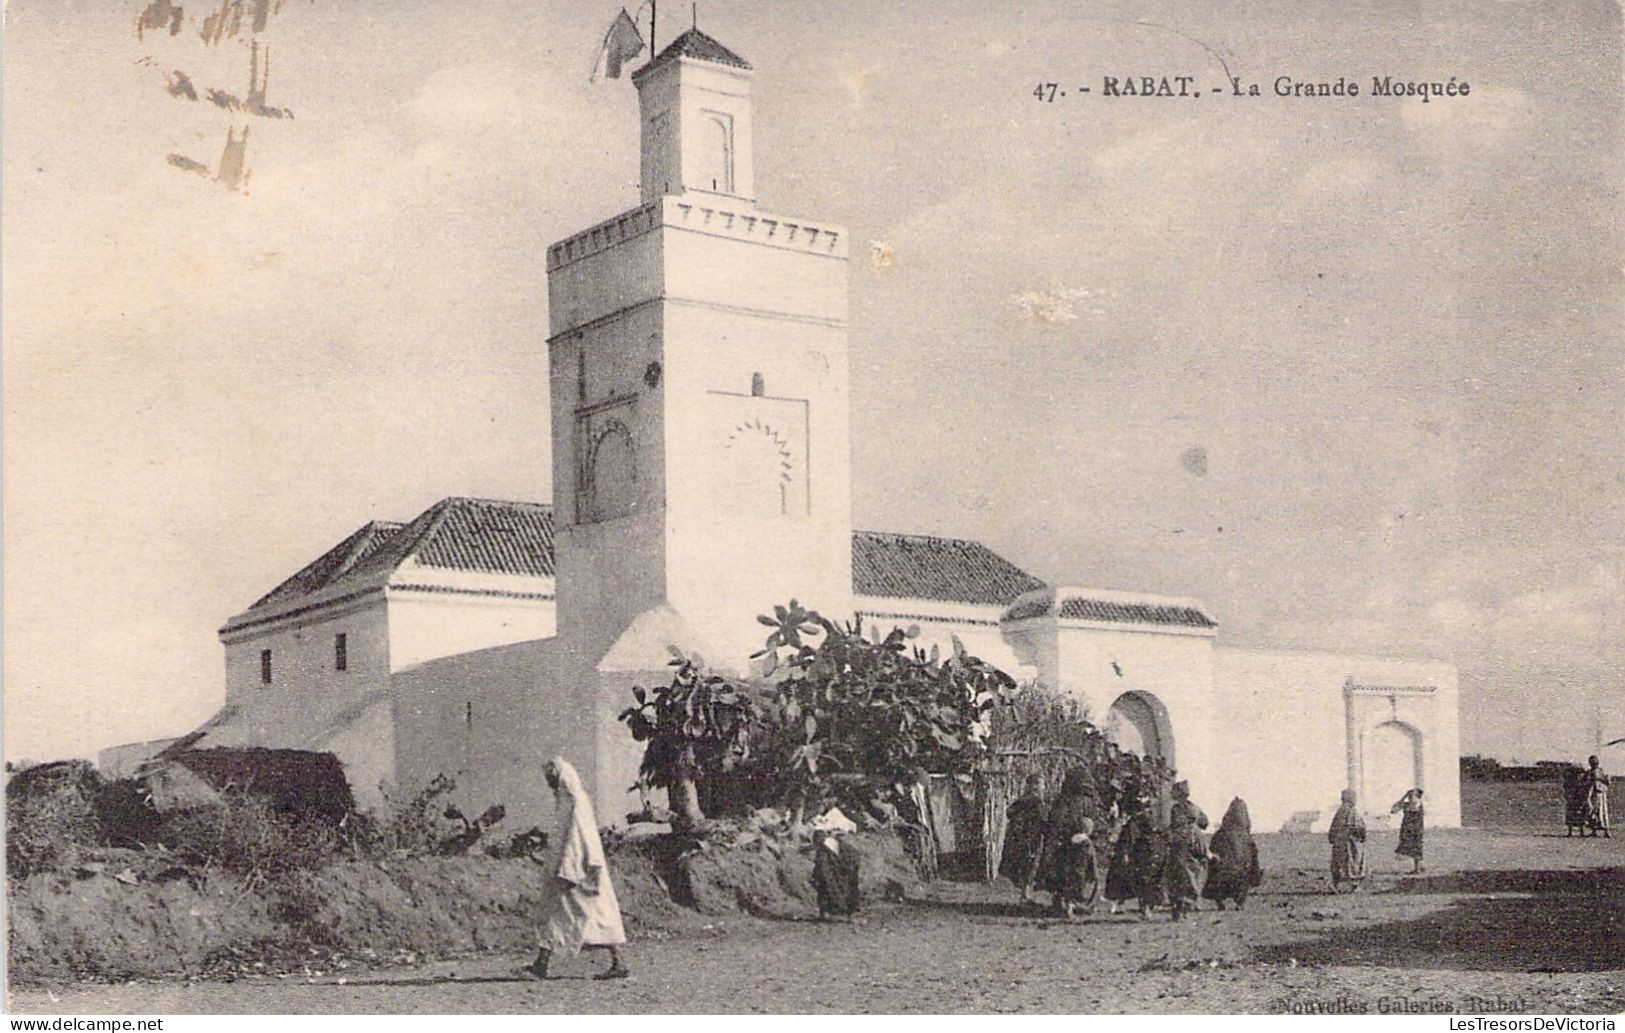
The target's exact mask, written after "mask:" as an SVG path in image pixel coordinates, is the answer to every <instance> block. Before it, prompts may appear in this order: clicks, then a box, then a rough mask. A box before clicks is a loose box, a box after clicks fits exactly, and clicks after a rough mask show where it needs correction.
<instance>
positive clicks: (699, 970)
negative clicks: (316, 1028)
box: [8, 830, 1625, 1014]
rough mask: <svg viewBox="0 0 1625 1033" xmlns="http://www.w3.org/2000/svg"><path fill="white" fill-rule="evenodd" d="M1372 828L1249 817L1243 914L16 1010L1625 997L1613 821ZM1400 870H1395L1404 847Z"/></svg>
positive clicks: (486, 963)
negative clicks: (1257, 866) (1414, 852)
mask: <svg viewBox="0 0 1625 1033" xmlns="http://www.w3.org/2000/svg"><path fill="white" fill-rule="evenodd" d="M1394 841H1395V836H1394V834H1393V833H1391V832H1379V833H1375V834H1374V835H1373V838H1372V842H1371V843H1370V858H1371V861H1372V867H1373V876H1372V878H1371V879H1370V880H1368V883H1367V885H1366V886H1365V888H1364V889H1363V890H1362V891H1361V892H1360V893H1358V894H1356V895H1353V896H1339V897H1333V896H1330V895H1328V894H1326V893H1325V892H1324V876H1323V874H1322V873H1323V872H1324V854H1325V852H1326V846H1325V841H1324V838H1323V837H1320V836H1314V835H1276V836H1260V837H1259V846H1260V850H1261V852H1262V855H1263V862H1264V865H1265V868H1266V877H1265V882H1264V885H1263V886H1262V887H1261V889H1260V890H1259V891H1258V893H1257V895H1256V896H1255V897H1254V898H1253V899H1252V900H1251V901H1250V902H1249V903H1248V906H1247V909H1246V910H1245V911H1243V912H1240V913H1237V912H1235V911H1233V910H1232V911H1227V912H1225V913H1222V914H1221V913H1219V912H1217V911H1215V910H1212V909H1211V905H1209V910H1204V911H1201V912H1199V913H1198V914H1197V915H1196V916H1194V917H1193V918H1191V919H1190V920H1188V921H1186V922H1184V923H1181V924H1175V923H1172V922H1170V921H1169V920H1168V919H1167V917H1166V915H1158V916H1156V917H1155V918H1154V919H1152V920H1151V921H1149V922H1142V921H1141V920H1140V919H1139V918H1137V917H1133V916H1129V915H1115V916H1114V915H1108V914H1106V913H1105V908H1104V906H1103V907H1102V908H1101V909H1100V910H1099V911H1098V912H1097V913H1096V914H1094V915H1092V916H1087V917H1082V916H1080V917H1078V918H1075V919H1073V920H1071V921H1059V920H1055V919H1052V918H1049V917H1047V916H1044V915H1042V914H1037V913H1034V912H1032V911H1028V910H1024V909H1022V908H1021V907H1019V906H1018V904H1017V901H1016V897H1015V893H1014V891H1013V890H1012V889H1011V888H1010V887H1009V886H1007V885H1004V884H1002V883H1001V884H994V885H992V886H983V885H977V884H966V883H938V884H935V885H934V886H931V887H929V888H927V889H926V890H925V891H924V892H923V893H921V894H919V895H917V896H915V897H911V898H910V899H909V900H908V901H907V902H905V903H901V904H894V905H888V906H886V907H883V908H877V909H872V910H871V911H869V912H868V913H867V914H866V915H865V916H864V917H863V918H862V919H861V920H860V922H859V923H857V924H853V925H826V924H822V923H818V922H815V921H810V920H807V921H798V920H766V919H754V918H724V919H716V918H706V917H704V916H698V915H696V916H694V920H693V923H692V926H691V927H690V928H688V929H685V930H682V931H679V932H675V933H674V932H669V931H667V932H661V933H658V934H650V935H648V936H646V937H645V938H642V939H638V940H635V941H634V943H633V944H632V945H631V946H630V948H629V949H628V955H629V960H630V962H631V964H632V966H633V968H634V975H633V978H632V979H630V980H628V981H625V982H617V983H600V982H595V981H593V980H591V979H590V978H589V977H590V975H591V974H592V973H593V972H594V971H596V970H597V969H596V967H595V966H597V965H598V964H600V962H598V960H597V959H591V958H586V957H583V958H581V959H574V960H572V961H571V962H569V963H567V964H561V965H559V966H556V967H557V969H558V971H557V973H556V974H557V976H558V978H556V979H552V980H549V981H548V982H546V983H534V982H527V981H521V980H518V979H517V978H515V977H514V976H513V975H512V970H513V969H514V968H515V967H516V966H518V965H519V964H521V963H522V962H523V961H524V960H526V959H525V958H524V957H521V956H519V955H514V954H480V955H474V956H470V957H466V958H463V959H460V960H455V961H441V962H435V963H432V964H425V965H417V966H408V967H394V968H375V969H370V970H369V969H362V968H360V967H355V968H349V969H347V970H345V971H342V972H337V971H333V972H324V973H323V974H321V975H312V976H309V977H306V976H302V975H292V976H282V977H277V976H270V975H267V976H264V977H248V978H242V979H237V980H235V981H232V982H207V981H198V982H188V983H174V982H168V983H164V982H135V983H129V984H122V985H116V986H108V985H94V984H77V985H47V986H39V987H31V988H27V989H22V990H18V991H16V992H15V993H14V994H13V995H12V996H11V999H10V1001H9V1002H8V1003H9V1005H10V1010H12V1011H14V1012H17V1011H20V1012H25V1013H46V1014H92V1013H107V1012H125V1013H154V1012H157V1013H186V1012H204V1013H236V1012H260V1013H399V1012H427V1013H530V1012H565V1013H578V1012H677V1013H719V1012H769V1013H782V1012H791V1013H805V1012H822V1013H848V1012H860V1013H861V1012H882V1013H892V1012H1061V1013H1075V1012H1108V1013H1118V1012H1162V1013H1166V1012H1238V1011H1240V1012H1282V1011H1333V1012H1338V1011H1361V1010H1363V1011H1365V1012H1368V1013H1380V1012H1385V1011H1386V1012H1394V1011H1405V1012H1413V1013H1414V1012H1420V1011H1460V1012H1477V1013H1483V1012H1490V1011H1520V1012H1531V1011H1533V1012H1544V1013H1567V1014H1595V1013H1618V1012H1620V1011H1622V1010H1625V978H1622V976H1621V973H1622V972H1625V839H1613V840H1595V839H1587V840H1577V839H1576V840H1565V839H1564V838H1563V837H1562V836H1561V835H1560V834H1559V835H1555V836H1554V835H1551V834H1549V833H1548V834H1544V835H1541V834H1533V833H1497V832H1486V831H1478V830H1459V831H1458V830H1433V831H1430V832H1429V838H1428V850H1429V859H1428V866H1427V870H1426V871H1425V872H1424V874H1422V875H1421V876H1416V877H1410V876H1401V875H1400V874H1398V871H1399V869H1400V868H1401V867H1402V865H1401V864H1400V862H1399V859H1397V858H1395V857H1394V856H1393V847H1394ZM1403 866H1404V867H1408V862H1406V863H1405V864H1404V865H1403Z"/></svg>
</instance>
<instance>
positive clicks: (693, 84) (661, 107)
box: [635, 58, 756, 201]
mask: <svg viewBox="0 0 1625 1033" xmlns="http://www.w3.org/2000/svg"><path fill="white" fill-rule="evenodd" d="M750 77H751V72H750V71H749V70H748V69H743V68H729V67H722V66H718V65H715V64H711V63H709V62H701V61H695V60H691V59H689V58H678V59H677V60H675V61H672V62H671V63H669V64H667V65H665V66H664V67H662V68H659V69H657V70H655V71H654V72H653V73H651V74H650V75H648V76H638V77H637V78H636V80H635V81H636V82H637V85H638V92H639V103H640V109H641V111H642V115H643V139H642V194H643V199H644V201H650V200H653V199H655V198H657V197H659V196H660V195H661V194H665V193H674V194H676V193H683V192H684V191H686V190H707V191H708V190H710V189H711V185H710V183H709V182H708V181H706V180H703V179H702V177H701V171H702V168H703V167H704V166H705V164H706V163H705V161H704V160H703V155H702V154H701V153H700V152H701V150H702V149H703V148H706V147H708V146H709V145H710V143H711V141H710V139H709V134H708V133H707V132H706V126H705V124H704V123H705V119H706V117H707V112H710V111H715V112H719V113H722V114H726V115H728V116H730V117H731V118H732V120H733V148H734V159H733V167H734V169H733V171H734V183H733V191H732V192H733V194H735V195H737V196H739V197H742V198H754V197H755V196H756V194H755V178H754V176H753V175H752V166H753V164H754V154H753V148H752V141H751V137H752V132H751V104H750ZM657 112H665V113H666V117H667V120H668V131H667V133H666V135H665V138H664V140H661V141H657V140H656V139H655V138H654V136H653V134H652V132H651V129H650V125H651V119H652V118H653V117H654V116H655V114H656V113H657Z"/></svg>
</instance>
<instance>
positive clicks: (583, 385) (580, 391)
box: [576, 348, 587, 402]
mask: <svg viewBox="0 0 1625 1033" xmlns="http://www.w3.org/2000/svg"><path fill="white" fill-rule="evenodd" d="M586 400H587V349H585V348H582V349H581V350H580V351H578V352H576V401H578V402H585V401H586Z"/></svg>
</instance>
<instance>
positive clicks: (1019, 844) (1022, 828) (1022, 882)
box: [999, 775, 1044, 900]
mask: <svg viewBox="0 0 1625 1033" xmlns="http://www.w3.org/2000/svg"><path fill="white" fill-rule="evenodd" d="M1043 834H1044V796H1043V794H1042V793H1041V792H1040V791H1039V782H1038V776H1037V775H1033V776H1031V777H1029V778H1028V779H1027V788H1026V791H1025V792H1023V793H1022V794H1021V798H1020V799H1018V800H1016V801H1015V802H1014V803H1012V804H1011V805H1010V807H1009V809H1007V810H1006V811H1005V812H1004V853H1003V855H1002V856H1001V857H1000V858H999V874H1000V875H1003V876H1004V877H1005V878H1007V879H1009V880H1010V881H1011V883H1013V884H1014V885H1015V886H1016V888H1017V889H1019V890H1021V897H1022V899H1023V900H1026V899H1027V897H1028V895H1029V894H1030V893H1031V892H1032V888H1033V877H1034V874H1035V872H1036V870H1037V865H1036V864H1035V863H1034V862H1035V860H1036V859H1037V856H1038V846H1039V841H1040V840H1041V838H1042V837H1043Z"/></svg>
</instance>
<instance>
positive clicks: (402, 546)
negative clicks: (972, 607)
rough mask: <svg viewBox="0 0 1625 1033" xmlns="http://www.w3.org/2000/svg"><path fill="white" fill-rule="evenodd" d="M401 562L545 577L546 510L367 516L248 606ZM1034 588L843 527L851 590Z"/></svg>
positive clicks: (938, 595)
mask: <svg viewBox="0 0 1625 1033" xmlns="http://www.w3.org/2000/svg"><path fill="white" fill-rule="evenodd" d="M409 559H415V560H416V561H417V562H418V563H419V564H421V565H423V566H426V567H435V568H441V569H446V570H466V571H476V572H481V573H490V574H515V575H521V576H528V577H552V576H553V573H554V565H553V559H554V556H553V509H552V507H551V506H545V505H542V504H540V503H535V502H503V501H496V500H491V499H470V498H449V499H443V500H441V501H440V502H437V503H435V504H434V505H433V506H431V507H429V509H427V510H425V511H424V512H423V513H422V514H420V515H419V516H418V517H417V518H416V519H414V520H412V521H411V522H409V523H406V524H399V523H392V522H387V521H373V522H372V523H370V524H367V525H365V526H364V527H362V528H361V529H360V530H358V531H356V532H355V533H354V534H352V535H350V536H349V537H348V538H346V539H344V541H342V542H340V543H339V544H338V545H336V546H334V547H333V548H332V549H329V550H328V551H327V552H325V553H323V554H322V556H321V557H320V558H318V559H317V560H316V561H315V562H313V563H311V564H310V565H309V566H307V567H305V568H304V569H303V570H301V571H299V573H297V574H295V575H294V576H293V577H291V578H289V579H288V580H287V581H284V582H283V583H282V584H280V585H278V586H277V587H276V588H275V589H274V590H272V591H271V592H270V593H268V594H267V595H266V596H264V597H263V598H261V599H260V600H259V601H258V602H256V603H255V604H254V605H253V606H252V607H250V608H249V609H250V610H251V611H252V610H258V609H261V608H263V607H269V606H274V605H278V604H282V603H286V602H290V601H292V600H296V599H299V598H302V597H304V596H308V595H311V594H312V593H314V592H317V591H319V590H321V589H324V588H327V587H329V586H331V585H337V584H341V583H344V582H347V581H357V582H359V581H361V580H362V579H363V578H366V577H368V576H371V575H378V574H387V573H389V572H391V571H394V570H396V569H397V568H399V567H400V566H401V565H402V564H403V563H405V562H407V561H408V560H409ZM1043 587H1044V583H1043V582H1042V581H1040V580H1038V579H1037V578H1035V577H1033V576H1032V575H1031V574H1028V573H1027V572H1026V571H1024V570H1022V569H1021V568H1019V567H1017V566H1015V565H1014V564H1012V563H1010V562H1009V561H1008V560H1006V559H1004V558H1003V557H1002V556H1000V555H998V554H997V553H995V552H994V551H993V550H991V549H989V548H988V547H987V546H985V545H983V544H982V543H980V542H973V541H966V540H964V539H960V538H935V537H931V536H928V535H918V534H888V533H880V532H876V531H854V532H853V534H852V591H853V592H854V593H855V594H857V595H866V596H879V597H886V598H897V599H934V600H940V601H943V602H956V603H973V604H982V605H989V606H1003V605H1005V604H1006V603H1009V602H1010V601H1011V600H1013V599H1015V598H1016V597H1017V596H1019V595H1021V594H1022V593H1023V592H1030V591H1032V590H1034V589H1038V588H1043ZM324 605H325V604H324Z"/></svg>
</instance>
